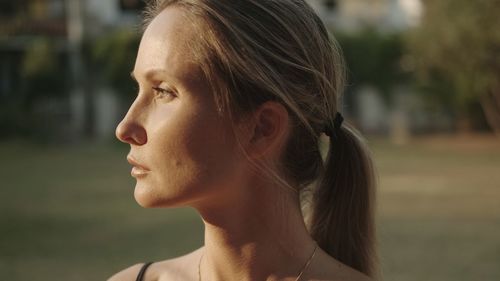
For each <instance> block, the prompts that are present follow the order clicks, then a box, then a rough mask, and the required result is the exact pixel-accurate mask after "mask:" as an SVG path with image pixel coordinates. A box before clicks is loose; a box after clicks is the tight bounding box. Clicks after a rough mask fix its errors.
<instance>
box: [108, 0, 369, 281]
mask: <svg viewBox="0 0 500 281" xmlns="http://www.w3.org/2000/svg"><path fill="white" fill-rule="evenodd" d="M148 15H149V16H148V20H147V21H146V29H145V32H144V35H143V38H142V40H141V43H140V47H139V51H138V55H137V60H136V64H135V68H134V71H133V77H135V79H136V80H137V82H138V84H139V93H138V95H137V98H136V99H135V101H134V103H133V104H132V105H131V107H130V109H129V111H128V113H127V115H126V116H125V118H124V119H123V120H122V122H121V123H120V124H119V125H118V127H117V130H116V135H117V137H118V138H119V139H120V140H121V141H123V142H126V143H128V144H130V146H131V150H130V153H129V155H128V157H127V159H128V161H129V162H130V163H131V164H132V165H133V169H132V172H131V173H132V176H134V177H135V178H136V180H137V184H136V186H135V192H134V196H135V199H136V201H137V202H138V203H139V204H140V205H141V206H143V207H148V208H149V207H177V206H190V207H193V208H195V209H196V210H197V211H198V212H199V214H200V216H201V217H202V219H203V222H204V225H205V243H204V246H203V247H201V248H200V249H198V250H195V251H194V252H192V253H189V254H187V255H185V256H182V257H179V258H175V259H171V260H166V261H161V262H154V263H152V264H151V263H146V264H137V265H134V266H132V267H130V268H127V269H125V270H123V271H121V272H119V273H117V274H115V275H114V276H113V277H111V279H110V280H113V281H114V280H188V281H190V280H205V281H206V280H344V281H350V280H372V279H373V278H374V277H375V273H376V268H375V262H374V260H375V253H374V252H375V251H374V222H373V197H374V181H373V172H372V166H371V161H370V158H369V156H368V153H367V151H366V149H365V148H364V146H363V144H362V142H361V141H360V140H359V138H358V137H357V136H356V134H355V133H354V131H353V130H352V129H351V128H350V127H348V126H347V124H345V123H344V124H343V123H342V116H341V115H340V113H338V110H339V108H340V105H339V104H338V102H337V100H338V99H339V97H340V94H341V92H342V86H343V78H344V76H343V71H344V69H343V67H342V59H341V56H340V54H339V50H338V49H337V48H336V47H335V44H334V43H332V41H331V40H330V39H329V37H328V33H327V31H326V29H325V27H324V25H323V24H322V23H321V21H320V19H319V18H318V16H317V15H316V14H315V13H314V12H313V10H312V9H311V8H310V7H309V6H308V5H307V4H306V3H305V2H304V1H303V0H165V1H156V2H155V3H152V4H149V9H148ZM322 133H325V134H326V135H328V136H329V142H330V146H329V149H328V151H327V152H326V154H327V155H326V161H324V160H323V159H322V155H321V153H320V149H319V145H318V143H319V140H320V135H322ZM326 139H328V138H326ZM303 213H304V216H303ZM146 269H147V270H146Z"/></svg>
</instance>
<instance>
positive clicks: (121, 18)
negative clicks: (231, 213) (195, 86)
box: [0, 0, 500, 281]
mask: <svg viewBox="0 0 500 281" xmlns="http://www.w3.org/2000/svg"><path fill="white" fill-rule="evenodd" d="M309 3H310V4H311V6H313V7H314V8H315V9H316V10H317V11H318V13H319V14H320V15H321V17H322V18H323V20H324V21H325V23H326V24H327V26H328V28H329V29H330V30H331V31H332V33H333V34H334V35H335V36H336V38H337V40H338V41H339V43H340V45H341V46H342V48H343V51H344V55H345V57H346V61H347V65H348V73H349V84H348V87H347V92H346V95H345V97H344V108H343V111H344V112H345V115H346V116H347V117H348V119H349V121H351V122H352V123H354V124H355V125H356V126H357V127H358V128H359V129H360V130H361V131H362V132H363V133H364V134H365V135H366V137H367V141H368V144H369V145H370V147H371V148H372V150H373V154H374V159H375V162H376V166H377V170H378V178H379V183H380V185H379V189H378V198H377V200H378V202H377V225H378V237H379V248H380V260H381V266H382V270H383V275H384V280H400V281H412V280H415V281H416V280H436V281H437V280H454V281H457V280H500V32H499V31H500V17H498V15H499V14H500V1H498V0H477V1H469V0H434V1H430V0H429V1H425V0H324V1H323V0H309ZM143 8H144V3H143V2H142V1H140V0H87V1H81V0H16V1H14V0H12V1H9V0H0V156H1V159H3V160H2V162H1V164H0V179H1V185H2V188H0V196H1V198H2V199H3V200H2V201H3V202H2V204H0V279H1V280H11V281H17V280H54V278H56V279H58V280H68V281H69V280H71V281H79V280H87V281H88V280H105V279H106V278H108V277H109V276H111V275H112V274H113V273H115V272H117V271H119V270H121V269H123V268H125V267H128V266H130V265H132V264H135V263H138V262H144V261H148V260H162V259H166V258H170V257H173V256H177V255H181V254H184V253H187V252H189V251H191V250H193V249H195V248H197V247H199V246H200V245H201V244H202V239H203V237H202V234H203V233H202V230H203V228H202V224H201V221H200V219H199V218H198V217H197V216H196V213H195V212H194V211H193V210H190V209H175V210H147V209H143V208H141V207H139V206H138V205H137V203H135V201H134V199H133V187H134V182H135V180H134V179H133V178H131V177H130V176H129V170H130V167H129V165H128V163H127V162H126V159H125V156H126V154H127V153H128V150H129V146H128V145H125V144H121V143H119V142H118V141H117V140H115V138H114V129H115V127H116V125H117V124H118V122H119V120H120V119H121V118H122V117H123V116H124V114H125V112H126V110H127V108H128V106H129V105H130V104H131V102H132V100H133V97H134V96H135V94H136V92H135V91H136V89H135V86H134V82H133V81H132V80H131V79H130V74H129V73H130V71H131V70H132V68H133V65H134V60H135V53H136V51H137V47H138V43H139V40H140V23H141V19H140V11H141V10H142V9H143ZM54 276H57V277H54Z"/></svg>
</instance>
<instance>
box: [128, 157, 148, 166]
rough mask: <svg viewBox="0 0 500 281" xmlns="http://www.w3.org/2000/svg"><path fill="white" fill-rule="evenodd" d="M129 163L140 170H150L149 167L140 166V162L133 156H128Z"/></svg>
mask: <svg viewBox="0 0 500 281" xmlns="http://www.w3.org/2000/svg"><path fill="white" fill-rule="evenodd" d="M127 161H128V162H129V163H130V165H132V166H135V167H138V168H141V169H143V170H149V169H148V167H146V166H144V165H142V164H140V163H139V162H137V160H135V158H134V157H133V156H131V155H128V156H127Z"/></svg>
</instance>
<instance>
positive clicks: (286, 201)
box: [197, 183, 315, 281]
mask: <svg viewBox="0 0 500 281" xmlns="http://www.w3.org/2000/svg"><path fill="white" fill-rule="evenodd" d="M244 190H251V191H252V192H248V193H245V194H240V195H239V196H231V200H217V202H218V204H217V205H216V206H215V205H213V204H212V205H211V206H203V207H197V209H198V211H199V212H200V214H201V216H202V218H203V221H204V224H205V247H204V254H203V264H202V276H203V277H204V280H212V281H213V280H278V279H279V280H284V279H287V278H288V279H290V280H295V277H296V276H297V275H298V274H299V273H300V271H301V269H302V267H303V265H304V263H305V262H306V261H307V260H308V258H309V257H310V255H311V253H312V251H313V249H314V246H315V245H314V241H313V240H312V239H311V237H310V235H309V233H308V231H307V229H306V226H305V224H304V220H303V217H302V213H301V211H300V204H299V197H298V194H297V192H294V191H293V190H291V189H288V188H285V187H277V186H272V185H270V184H263V183H259V184H255V185H253V187H252V188H246V189H244ZM221 202H224V203H221Z"/></svg>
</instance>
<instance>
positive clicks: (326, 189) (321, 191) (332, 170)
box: [310, 125, 377, 277]
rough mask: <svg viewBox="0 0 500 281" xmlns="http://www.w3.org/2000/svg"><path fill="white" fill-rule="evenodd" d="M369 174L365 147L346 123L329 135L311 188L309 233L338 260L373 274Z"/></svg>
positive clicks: (372, 185) (370, 168)
mask: <svg viewBox="0 0 500 281" xmlns="http://www.w3.org/2000/svg"><path fill="white" fill-rule="evenodd" d="M374 189H375V178H374V172H373V165H372V160H371V157H370V153H369V151H368V149H367V147H366V145H365V144H364V142H363V140H362V139H361V138H360V137H359V136H358V134H357V133H356V131H355V130H354V129H353V128H352V127H349V126H347V125H344V126H343V127H340V128H339V129H337V130H336V131H335V134H334V135H332V137H331V138H330V147H329V151H328V155H327V158H326V167H325V169H324V173H323V176H322V177H321V179H320V181H319V185H318V187H317V189H316V191H315V192H314V194H313V202H312V203H313V206H312V208H313V210H312V211H313V212H312V218H311V225H310V229H311V235H312V237H313V238H314V239H315V240H316V242H317V243H318V245H319V246H320V247H321V248H322V249H323V250H324V251H326V252H327V253H328V254H329V255H331V256H332V257H334V258H336V259H337V260H339V261H340V262H342V263H344V264H346V265H348V266H350V267H352V268H354V269H356V270H358V271H360V272H363V273H364V274H366V275H368V276H370V277H375V275H376V274H377V273H376V272H375V260H376V258H375V255H376V254H375V245H374V244H375V225H374Z"/></svg>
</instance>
